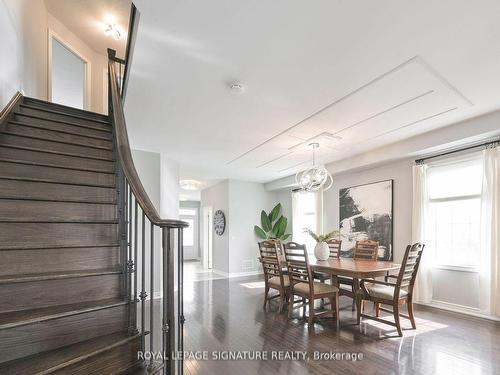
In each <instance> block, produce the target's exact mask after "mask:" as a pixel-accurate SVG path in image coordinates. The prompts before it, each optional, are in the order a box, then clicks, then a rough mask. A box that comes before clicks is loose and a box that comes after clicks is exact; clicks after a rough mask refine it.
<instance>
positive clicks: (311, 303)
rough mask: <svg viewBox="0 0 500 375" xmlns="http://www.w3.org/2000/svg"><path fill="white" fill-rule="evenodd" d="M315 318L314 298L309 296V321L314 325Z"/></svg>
mask: <svg viewBox="0 0 500 375" xmlns="http://www.w3.org/2000/svg"><path fill="white" fill-rule="evenodd" d="M313 320H314V298H309V317H308V318H307V323H308V324H309V325H310V326H312V324H313Z"/></svg>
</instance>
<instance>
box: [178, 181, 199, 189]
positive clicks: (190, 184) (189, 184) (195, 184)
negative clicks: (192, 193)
mask: <svg viewBox="0 0 500 375" xmlns="http://www.w3.org/2000/svg"><path fill="white" fill-rule="evenodd" d="M179 186H180V187H181V189H185V190H201V189H203V187H204V183H203V182H201V181H197V180H180V181H179Z"/></svg>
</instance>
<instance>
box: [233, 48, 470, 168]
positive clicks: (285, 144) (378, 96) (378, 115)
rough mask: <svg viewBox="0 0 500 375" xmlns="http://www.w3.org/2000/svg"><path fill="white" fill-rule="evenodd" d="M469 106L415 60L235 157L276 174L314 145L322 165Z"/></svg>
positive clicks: (444, 82)
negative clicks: (353, 149) (348, 151)
mask: <svg viewBox="0 0 500 375" xmlns="http://www.w3.org/2000/svg"><path fill="white" fill-rule="evenodd" d="M468 105H470V103H469V102H468V101H467V99H466V98H465V97H464V96H463V95H461V93H459V92H458V91H457V90H456V89H454V88H453V87H452V86H451V85H450V84H449V83H448V82H447V81H446V80H445V79H443V78H442V77H440V76H439V75H438V74H437V73H435V72H434V70H433V69H432V68H430V67H429V65H428V64H426V63H425V62H424V61H423V60H422V59H420V58H419V57H414V58H412V59H410V60H408V61H407V62H405V63H403V64H401V65H399V66H397V67H395V68H394V69H391V70H389V71H387V72H384V73H383V74H381V75H379V76H378V77H376V78H374V79H373V80H372V81H370V82H368V83H366V84H365V85H363V86H361V87H359V88H357V89H356V90H354V91H352V92H350V93H348V94H346V95H345V96H343V97H342V98H339V99H334V101H332V103H330V104H328V105H327V106H325V107H323V108H322V109H320V110H318V111H317V112H316V113H313V114H311V115H310V116H308V117H307V118H305V119H303V120H302V121H300V122H299V123H297V124H292V125H291V126H290V127H289V128H288V130H286V131H284V132H282V133H280V134H278V135H276V136H274V137H272V138H270V139H268V140H267V141H265V142H263V143H262V144H260V145H258V146H256V147H255V148H254V149H252V150H249V151H247V152H246V153H244V154H242V155H240V157H239V158H237V160H236V163H235V164H237V165H240V166H244V167H258V168H270V169H273V170H282V169H283V168H292V167H293V166H294V165H297V164H300V163H301V162H302V163H303V162H305V160H307V159H304V155H303V154H304V153H306V154H307V152H309V154H310V152H311V149H310V146H309V144H310V143H311V142H317V143H319V144H320V149H319V150H318V151H317V154H318V157H321V158H322V159H324V160H326V161H331V160H334V158H336V157H339V156H341V154H342V151H345V150H346V149H349V148H350V147H353V145H355V144H357V143H359V142H365V141H368V140H370V139H373V138H377V137H380V136H382V135H384V134H387V133H390V132H394V131H397V130H398V129H399V128H404V127H407V126H411V124H413V123H415V124H416V126H417V124H418V122H419V121H421V120H422V119H423V118H426V117H430V116H433V115H436V114H438V113H441V112H443V111H448V110H451V109H455V108H459V107H464V106H468Z"/></svg>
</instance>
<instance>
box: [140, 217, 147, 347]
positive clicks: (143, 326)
mask: <svg viewBox="0 0 500 375" xmlns="http://www.w3.org/2000/svg"><path fill="white" fill-rule="evenodd" d="M141 250H142V254H141V294H140V298H141V346H142V350H143V351H145V350H146V312H145V310H144V308H145V303H146V298H147V296H148V294H147V293H146V214H145V213H144V211H142V249H141Z"/></svg>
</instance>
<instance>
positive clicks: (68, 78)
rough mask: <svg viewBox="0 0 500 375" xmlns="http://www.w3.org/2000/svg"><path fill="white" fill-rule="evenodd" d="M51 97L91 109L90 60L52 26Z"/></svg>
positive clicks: (70, 104)
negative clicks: (59, 35)
mask: <svg viewBox="0 0 500 375" xmlns="http://www.w3.org/2000/svg"><path fill="white" fill-rule="evenodd" d="M48 43H49V54H48V57H49V62H48V68H49V77H48V99H49V101H51V102H53V103H58V104H63V105H66V106H69V107H73V108H79V109H90V62H89V60H88V59H86V58H85V57H84V56H82V55H81V54H80V53H79V52H77V51H76V50H75V49H74V48H72V47H71V46H70V45H69V44H68V43H66V42H64V41H63V40H62V39H61V38H60V37H58V36H57V35H56V34H55V33H54V32H53V31H51V30H49V40H48Z"/></svg>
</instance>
